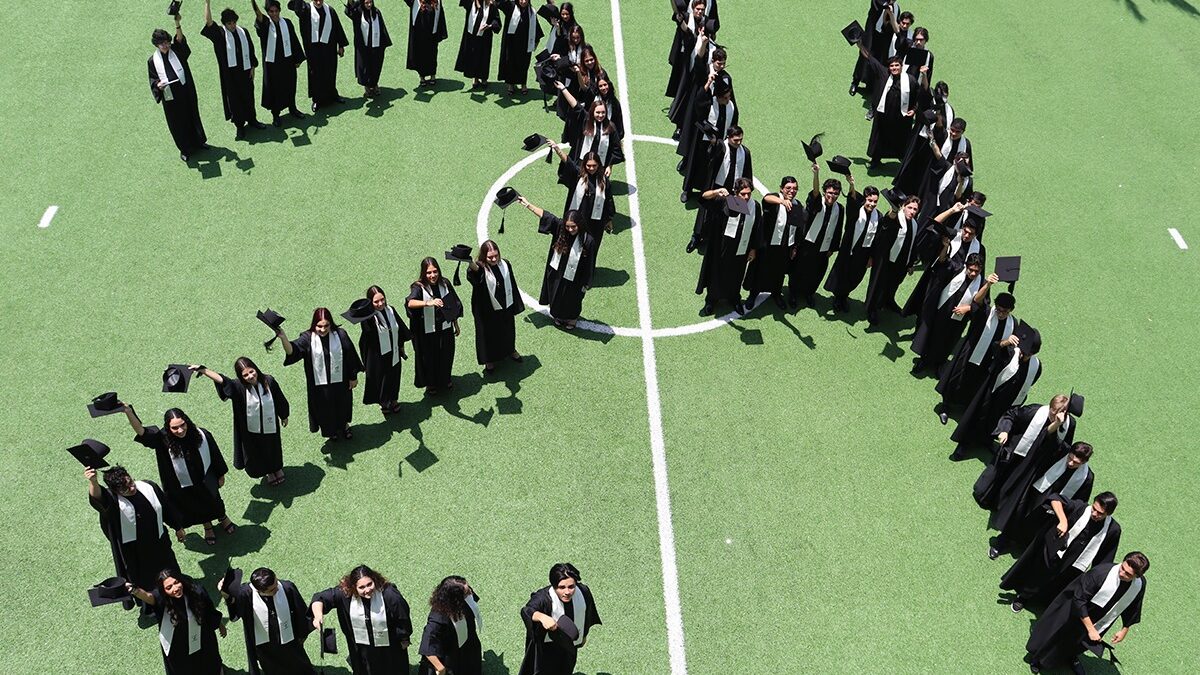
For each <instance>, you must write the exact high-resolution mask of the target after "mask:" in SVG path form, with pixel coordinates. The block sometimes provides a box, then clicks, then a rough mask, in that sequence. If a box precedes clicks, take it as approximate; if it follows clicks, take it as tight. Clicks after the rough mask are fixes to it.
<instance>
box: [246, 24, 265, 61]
mask: <svg viewBox="0 0 1200 675" xmlns="http://www.w3.org/2000/svg"><path fill="white" fill-rule="evenodd" d="M246 42H247V43H248V44H249V46H250V67H251V68H257V67H258V50H257V49H255V48H254V38H252V37H250V31H246ZM263 46H264V47H266V45H265V44H264V45H263Z"/></svg>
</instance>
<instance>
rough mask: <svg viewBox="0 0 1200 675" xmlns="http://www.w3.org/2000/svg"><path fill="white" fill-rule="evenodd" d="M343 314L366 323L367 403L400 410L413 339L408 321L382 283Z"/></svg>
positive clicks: (362, 349)
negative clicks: (409, 344)
mask: <svg viewBox="0 0 1200 675" xmlns="http://www.w3.org/2000/svg"><path fill="white" fill-rule="evenodd" d="M342 316H344V317H346V319H347V320H349V321H352V322H354V323H357V324H358V325H359V326H360V327H362V333H361V334H360V335H359V337H358V351H359V353H360V354H362V361H363V366H364V370H365V371H366V374H367V383H366V385H365V386H363V399H362V402H363V404H364V405H372V404H378V405H379V409H380V410H381V411H382V412H383V414H385V415H387V414H389V413H395V412H399V411H400V402H399V400H398V399H399V397H400V362H401V361H403V360H404V359H407V358H408V354H406V353H405V351H404V343H405V342H408V341H409V340H411V339H412V333H411V332H409V330H408V323H407V322H406V321H405V320H404V319H403V318H402V317H401V314H400V312H398V311H397V310H396V308H395V307H392V306H391V305H389V304H388V301H387V294H386V293H384V292H383V289H382V288H380V287H379V286H371V287H370V288H368V289H367V293H366V297H365V298H363V299H362V300H359V301H357V302H355V303H354V305H352V306H351V307H350V310H349V311H348V312H346V313H345V314H343V315H342Z"/></svg>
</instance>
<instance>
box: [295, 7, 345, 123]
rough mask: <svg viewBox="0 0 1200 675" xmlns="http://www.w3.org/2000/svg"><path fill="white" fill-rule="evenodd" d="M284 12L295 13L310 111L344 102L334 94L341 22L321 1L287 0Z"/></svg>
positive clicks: (340, 52) (341, 47)
mask: <svg viewBox="0 0 1200 675" xmlns="http://www.w3.org/2000/svg"><path fill="white" fill-rule="evenodd" d="M287 6H288V9H290V10H292V11H293V12H295V13H296V17H297V19H298V21H299V24H300V35H301V37H302V38H303V39H304V51H305V53H306V54H308V97H309V98H311V99H312V111H313V112H316V111H317V109H319V108H321V107H322V106H327V105H330V104H333V103H344V102H345V100H346V99H344V98H342V97H341V96H339V95H338V90H337V64H338V59H340V58H342V56H344V55H345V54H346V45H348V44H350V42H349V41H348V40H347V39H346V33H345V31H343V30H342V21H341V19H339V18H338V15H337V12H335V11H333V8H331V7H330V6H329V5H328V4H327V3H326V2H325V0H312V2H311V3H309V2H305V1H304V0H288V4H287Z"/></svg>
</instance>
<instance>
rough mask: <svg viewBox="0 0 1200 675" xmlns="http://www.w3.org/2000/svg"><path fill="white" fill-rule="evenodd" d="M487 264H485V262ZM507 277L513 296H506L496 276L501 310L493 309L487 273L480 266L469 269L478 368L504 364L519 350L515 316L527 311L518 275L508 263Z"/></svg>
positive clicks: (502, 284)
mask: <svg viewBox="0 0 1200 675" xmlns="http://www.w3.org/2000/svg"><path fill="white" fill-rule="evenodd" d="M485 264H486V263H485ZM500 264H502V265H506V264H507V265H508V278H509V282H510V283H511V284H512V296H511V297H509V296H507V295H505V293H504V281H503V278H502V277H500V275H499V274H497V275H496V295H495V298H496V300H497V301H498V302H499V303H500V307H501V309H495V308H494V307H493V306H492V300H491V295H492V294H491V293H490V292H489V291H488V285H487V278H486V272H485V271H484V269H483V267H482V266H480V267H478V268H476V269H474V270H472V269H470V268H468V269H467V282H468V283H469V284H471V316H472V317H473V318H474V319H475V360H476V361H477V362H478V363H479V365H481V366H482V365H484V364H487V363H495V362H497V361H502V360H504V359H506V358H508V357H509V356H511V355H512V353H513V352H515V351H517V324H516V316H517V315H518V314H520V313H521V312H524V311H525V301H524V300H522V299H521V289H520V288H518V287H517V277H516V273H515V272H513V268H512V265H511V264H508V261H507V260H503V259H502V260H501V262H500Z"/></svg>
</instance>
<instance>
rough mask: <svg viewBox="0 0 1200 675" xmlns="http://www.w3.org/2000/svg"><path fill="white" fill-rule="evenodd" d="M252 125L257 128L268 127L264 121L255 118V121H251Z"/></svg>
mask: <svg viewBox="0 0 1200 675" xmlns="http://www.w3.org/2000/svg"><path fill="white" fill-rule="evenodd" d="M250 126H252V127H254V128H255V129H266V128H267V125H265V124H263V123H262V122H259V121H258V120H254V121H253V122H251V123H250Z"/></svg>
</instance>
